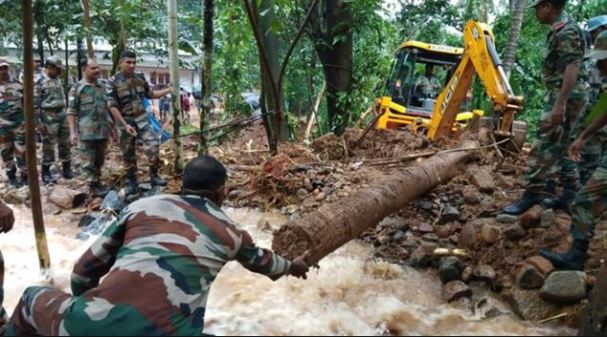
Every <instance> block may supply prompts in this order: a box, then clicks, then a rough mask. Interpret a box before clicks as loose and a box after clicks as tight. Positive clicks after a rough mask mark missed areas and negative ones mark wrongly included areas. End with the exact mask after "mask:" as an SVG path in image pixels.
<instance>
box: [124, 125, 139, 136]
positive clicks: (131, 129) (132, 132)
mask: <svg viewBox="0 0 607 337" xmlns="http://www.w3.org/2000/svg"><path fill="white" fill-rule="evenodd" d="M124 130H125V131H126V133H128V134H129V135H131V136H133V137H137V130H135V128H134V127H132V126H131V125H128V124H127V125H126V126H125V127H124Z"/></svg>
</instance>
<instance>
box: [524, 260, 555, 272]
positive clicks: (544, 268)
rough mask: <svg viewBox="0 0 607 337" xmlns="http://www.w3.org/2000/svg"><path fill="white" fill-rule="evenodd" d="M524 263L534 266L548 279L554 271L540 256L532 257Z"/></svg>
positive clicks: (550, 264) (548, 262)
mask: <svg viewBox="0 0 607 337" xmlns="http://www.w3.org/2000/svg"><path fill="white" fill-rule="evenodd" d="M525 262H527V263H528V264H530V265H532V266H534V267H535V268H536V269H537V270H538V271H539V272H540V273H542V275H543V276H544V277H548V275H550V273H552V272H553V271H554V266H553V265H552V263H551V262H550V261H548V260H546V259H545V258H543V257H541V256H532V257H530V258H528V259H527V260H525Z"/></svg>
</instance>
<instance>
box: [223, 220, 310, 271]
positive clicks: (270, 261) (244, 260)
mask: <svg viewBox="0 0 607 337" xmlns="http://www.w3.org/2000/svg"><path fill="white" fill-rule="evenodd" d="M234 230H235V231H236V232H237V233H236V234H237V235H238V236H240V238H241V240H242V244H241V246H240V249H239V250H238V252H237V254H236V260H237V261H238V262H240V264H241V265H243V266H244V267H245V268H247V269H248V270H250V271H252V272H254V273H258V274H262V275H266V276H268V277H269V278H271V279H272V280H277V279H279V278H281V277H282V276H284V275H293V276H296V277H302V278H306V273H307V272H308V266H307V265H306V264H305V262H303V260H296V261H293V262H291V261H289V260H287V259H285V258H284V257H282V256H280V255H278V254H276V253H274V252H272V251H271V250H269V249H264V248H259V247H257V245H255V243H254V242H253V239H252V238H251V236H250V235H249V233H247V232H246V231H244V230H240V229H234Z"/></svg>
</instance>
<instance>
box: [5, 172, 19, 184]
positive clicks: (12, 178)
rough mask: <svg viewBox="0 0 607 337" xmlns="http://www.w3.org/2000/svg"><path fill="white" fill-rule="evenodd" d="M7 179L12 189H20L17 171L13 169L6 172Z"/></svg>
mask: <svg viewBox="0 0 607 337" xmlns="http://www.w3.org/2000/svg"><path fill="white" fill-rule="evenodd" d="M6 177H7V178H8V183H9V185H11V186H12V187H15V188H18V187H19V182H18V181H17V169H16V168H14V167H13V169H12V170H10V171H6Z"/></svg>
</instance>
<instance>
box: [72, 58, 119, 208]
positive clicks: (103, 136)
mask: <svg viewBox="0 0 607 337" xmlns="http://www.w3.org/2000/svg"><path fill="white" fill-rule="evenodd" d="M80 68H81V70H82V75H83V76H82V80H80V81H79V82H76V84H74V86H73V87H72V89H71V90H70V92H69V103H68V111H67V115H68V120H69V125H70V134H71V143H72V146H76V145H77V146H78V152H79V154H80V176H81V177H82V180H84V181H86V182H87V183H88V185H89V189H90V194H91V195H93V196H95V197H100V198H103V197H105V195H106V194H107V193H108V192H109V190H108V189H107V187H105V186H103V185H102V184H101V168H102V167H103V163H104V160H105V150H106V147H107V141H108V136H109V135H110V123H111V116H110V110H109V109H108V105H107V97H108V94H109V90H110V87H109V83H108V82H107V81H106V80H104V79H101V78H100V76H101V73H100V71H99V65H98V64H97V62H96V61H95V60H93V59H85V60H82V61H81V62H80Z"/></svg>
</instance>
